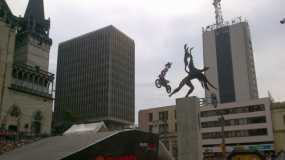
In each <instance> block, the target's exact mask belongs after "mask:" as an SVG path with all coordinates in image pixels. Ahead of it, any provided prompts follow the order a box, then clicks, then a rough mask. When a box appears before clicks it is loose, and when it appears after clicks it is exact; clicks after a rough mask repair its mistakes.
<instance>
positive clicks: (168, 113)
mask: <svg viewBox="0 0 285 160" xmlns="http://www.w3.org/2000/svg"><path fill="white" fill-rule="evenodd" d="M139 128H141V129H143V130H144V131H147V132H152V133H159V135H160V140H161V141H162V142H163V143H164V145H165V146H166V148H167V149H168V150H169V151H170V153H172V156H173V157H174V158H175V159H177V154H178V150H177V148H178V147H177V123H176V109H175V106H165V107H158V108H152V109H146V110H141V111H139Z"/></svg>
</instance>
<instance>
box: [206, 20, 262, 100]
mask: <svg viewBox="0 0 285 160" xmlns="http://www.w3.org/2000/svg"><path fill="white" fill-rule="evenodd" d="M203 52H204V65H205V66H208V67H210V69H209V70H208V71H207V72H206V73H205V74H206V76H207V78H208V79H209V81H210V82H211V83H213V84H214V86H216V87H217V88H218V90H217V91H215V93H216V94H217V98H218V101H219V102H220V103H230V102H238V101H247V100H251V99H257V98H258V90H257V81H256V74H255V66H254V57H253V49H252V42H251V37H250V30H249V25H248V23H247V21H246V20H243V19H241V18H238V19H236V20H233V21H232V22H231V23H230V22H224V24H223V25H222V26H218V25H212V26H207V27H206V28H205V29H203ZM210 94H211V93H210V92H209V91H206V96H207V97H209V96H210Z"/></svg>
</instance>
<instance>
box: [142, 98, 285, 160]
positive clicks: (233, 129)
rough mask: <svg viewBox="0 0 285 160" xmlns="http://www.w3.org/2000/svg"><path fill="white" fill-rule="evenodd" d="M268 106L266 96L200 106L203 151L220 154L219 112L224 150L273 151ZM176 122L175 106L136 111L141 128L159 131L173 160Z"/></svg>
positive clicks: (269, 103) (215, 154)
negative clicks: (222, 122)
mask: <svg viewBox="0 0 285 160" xmlns="http://www.w3.org/2000/svg"><path fill="white" fill-rule="evenodd" d="M270 108H271V100H270V98H260V99H254V100H248V101H243V102H234V103H224V104H218V106H217V107H216V108H215V107H214V106H212V105H207V106H205V105H204V106H201V108H200V127H201V137H202V146H203V152H204V153H205V154H209V153H211V155H214V156H215V157H218V156H221V155H222V147H221V144H222V129H221V121H220V118H221V115H223V117H224V138H225V145H226V147H225V149H226V152H228V153H229V152H231V151H233V150H234V149H241V148H242V149H245V150H259V151H261V152H267V151H273V150H274V146H273V144H274V138H273V129H272V118H271V110H270ZM177 125H179V124H177V122H176V106H166V107H159V108H152V109H147V110H141V111H140V112H139V127H140V128H142V129H144V130H145V131H149V132H154V133H160V137H161V139H162V141H163V142H164V143H165V145H166V146H167V147H168V149H169V151H171V153H172V154H173V156H174V157H175V158H176V159H177V150H179V148H177ZM164 131H167V132H164ZM164 138H165V139H164ZM283 142H284V141H283ZM280 143H281V142H280Z"/></svg>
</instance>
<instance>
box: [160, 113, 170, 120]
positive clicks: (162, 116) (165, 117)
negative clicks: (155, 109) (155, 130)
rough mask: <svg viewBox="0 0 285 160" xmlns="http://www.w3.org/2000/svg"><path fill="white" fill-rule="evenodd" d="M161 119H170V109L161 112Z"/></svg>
mask: <svg viewBox="0 0 285 160" xmlns="http://www.w3.org/2000/svg"><path fill="white" fill-rule="evenodd" d="M159 120H161V121H166V120H168V111H163V112H159Z"/></svg>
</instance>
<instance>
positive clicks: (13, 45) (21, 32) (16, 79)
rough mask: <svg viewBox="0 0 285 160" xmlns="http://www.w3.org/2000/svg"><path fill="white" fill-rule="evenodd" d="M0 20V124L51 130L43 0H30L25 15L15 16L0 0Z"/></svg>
mask: <svg viewBox="0 0 285 160" xmlns="http://www.w3.org/2000/svg"><path fill="white" fill-rule="evenodd" d="M14 21H15V23H12V22H14ZM7 22H9V24H10V23H11V25H7V24H6V25H4V23H7ZM0 23H3V25H1V26H0V35H1V36H0V40H1V41H0V66H1V67H0V75H1V76H0V77H1V78H0V127H1V128H2V129H4V130H7V131H8V132H13V133H14V132H15V133H18V134H32V135H34V134H35V135H41V134H50V133H51V122H52V105H53V96H52V89H53V81H54V74H52V73H49V72H48V68H49V51H50V47H51V44H52V40H51V38H50V37H49V30H50V20H47V19H45V16H44V5H43V0H29V3H28V7H27V9H26V12H25V15H24V17H16V16H14V15H13V14H12V12H10V9H9V7H8V5H7V3H6V1H5V0H0ZM5 26H6V28H4V27H5ZM2 35H3V36H2ZM3 42H6V43H3ZM8 42H9V43H8ZM7 44H10V45H9V46H8V47H9V48H7V47H6V46H7ZM5 47H6V48H5ZM2 66H3V67H2Z"/></svg>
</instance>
